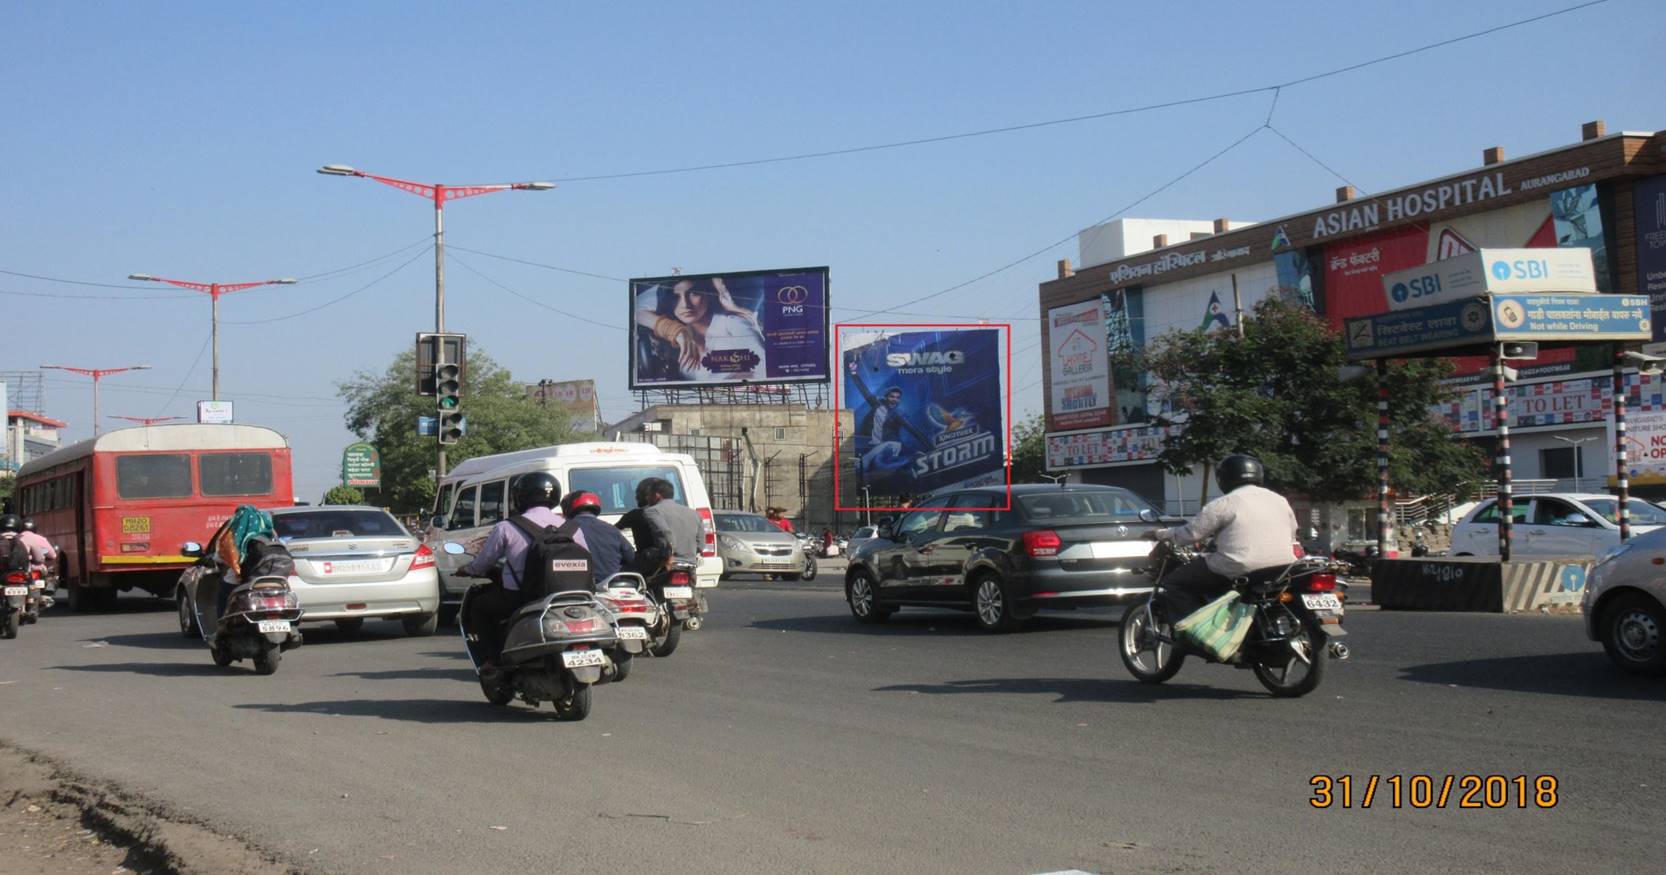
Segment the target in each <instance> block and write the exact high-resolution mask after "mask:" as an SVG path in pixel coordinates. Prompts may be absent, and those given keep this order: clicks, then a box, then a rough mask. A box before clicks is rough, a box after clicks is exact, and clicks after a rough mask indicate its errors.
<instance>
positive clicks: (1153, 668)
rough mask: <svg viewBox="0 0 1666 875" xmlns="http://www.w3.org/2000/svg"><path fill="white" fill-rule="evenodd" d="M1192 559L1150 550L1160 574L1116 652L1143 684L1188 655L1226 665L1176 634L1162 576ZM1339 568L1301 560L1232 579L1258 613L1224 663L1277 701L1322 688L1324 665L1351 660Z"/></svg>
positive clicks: (1127, 617)
mask: <svg viewBox="0 0 1666 875" xmlns="http://www.w3.org/2000/svg"><path fill="white" fill-rule="evenodd" d="M1195 557H1196V554H1194V553H1191V552H1189V551H1184V550H1180V549H1177V548H1176V547H1175V546H1174V545H1173V544H1172V543H1170V542H1167V541H1160V542H1158V544H1157V546H1156V547H1155V548H1154V549H1153V550H1152V551H1151V559H1152V561H1153V562H1154V563H1155V565H1156V571H1157V573H1156V575H1155V578H1156V579H1155V582H1154V585H1153V587H1152V590H1151V595H1150V596H1149V597H1148V598H1146V599H1145V600H1143V601H1139V602H1135V603H1134V604H1132V605H1129V607H1128V609H1127V611H1125V612H1124V613H1123V615H1122V626H1121V629H1120V630H1119V632H1118V639H1119V644H1120V647H1119V648H1118V650H1119V651H1120V652H1121V656H1122V663H1123V665H1124V666H1126V667H1127V669H1128V671H1129V673H1130V674H1132V675H1133V676H1134V677H1135V679H1137V680H1139V681H1140V682H1142V683H1148V684H1160V683H1162V682H1164V681H1166V680H1168V679H1169V678H1172V677H1174V675H1175V673H1176V672H1178V671H1180V666H1181V664H1182V663H1184V662H1185V660H1186V657H1187V656H1198V657H1201V658H1203V659H1205V660H1207V661H1209V662H1220V661H1221V660H1217V659H1215V658H1214V657H1213V656H1211V655H1210V654H1208V653H1207V652H1205V651H1204V650H1203V649H1202V648H1201V647H1198V646H1196V645H1193V644H1191V643H1190V642H1188V641H1187V640H1185V639H1184V638H1183V637H1181V636H1177V635H1176V634H1175V633H1174V624H1175V623H1177V622H1179V621H1180V620H1181V619H1182V618H1181V617H1178V616H1174V613H1175V608H1174V607H1173V606H1172V600H1171V599H1170V598H1169V596H1168V594H1167V593H1166V592H1165V591H1164V589H1163V578H1164V577H1165V576H1166V575H1167V574H1168V573H1169V572H1170V571H1171V570H1173V569H1175V568H1178V567H1179V566H1180V565H1183V564H1185V563H1186V562H1188V561H1191V560H1192V559H1194V558H1195ZM1336 570H1337V566H1336V565H1334V564H1333V563H1332V562H1330V560H1327V559H1324V558H1319V557H1304V558H1301V559H1297V560H1296V561H1294V562H1292V563H1291V564H1289V565H1287V566H1281V567H1274V568H1270V569H1263V570H1260V571H1255V572H1251V573H1250V574H1248V575H1246V576H1244V577H1241V578H1239V579H1237V580H1236V581H1234V583H1233V589H1234V590H1235V591H1237V592H1238V594H1239V597H1240V598H1241V599H1242V600H1243V602H1244V604H1246V605H1248V606H1249V607H1251V608H1252V609H1253V611H1254V614H1253V616H1252V617H1251V618H1250V620H1249V623H1250V626H1249V631H1248V633H1247V635H1246V637H1245V638H1244V640H1243V643H1242V645H1240V647H1239V648H1238V650H1237V651H1236V652H1235V653H1233V654H1232V655H1231V656H1230V657H1228V658H1227V659H1226V660H1225V664H1228V665H1232V666H1234V667H1236V668H1247V669H1251V670H1253V671H1254V672H1255V678H1256V680H1258V681H1260V682H1261V685H1262V686H1263V687H1266V688H1267V691H1268V692H1270V693H1272V694H1273V695H1274V696H1277V697H1280V698H1286V697H1296V696H1303V695H1306V694H1307V693H1310V692H1312V691H1313V690H1314V689H1315V688H1316V687H1318V686H1319V682H1320V680H1322V679H1323V677H1324V673H1325V663H1326V661H1327V659H1335V660H1338V661H1341V660H1345V659H1347V658H1348V656H1349V650H1348V645H1347V644H1345V643H1343V642H1342V641H1341V640H1339V639H1341V638H1343V637H1344V636H1346V635H1347V634H1348V633H1347V632H1346V631H1344V630H1343V629H1342V614H1343V600H1344V596H1345V593H1346V589H1347V587H1346V585H1345V584H1342V583H1340V582H1339V581H1338V580H1337V579H1336Z"/></svg>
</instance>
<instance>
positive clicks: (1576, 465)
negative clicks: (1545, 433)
mask: <svg viewBox="0 0 1666 875" xmlns="http://www.w3.org/2000/svg"><path fill="white" fill-rule="evenodd" d="M1551 437H1553V438H1555V439H1557V440H1559V441H1561V442H1562V443H1564V444H1567V445H1569V446H1571V447H1573V491H1575V492H1582V491H1584V490H1583V489H1582V488H1581V487H1582V486H1583V485H1584V478H1583V476H1582V474H1581V470H1582V468H1583V467H1584V466H1583V465H1581V464H1580V463H1581V461H1582V459H1581V457H1582V456H1583V455H1584V453H1581V452H1580V451H1579V445H1580V444H1583V443H1586V442H1587V441H1594V440H1596V439H1597V436H1596V435H1591V436H1589V437H1582V438H1578V439H1575V438H1569V437H1562V436H1561V435H1559V434H1553V435H1551Z"/></svg>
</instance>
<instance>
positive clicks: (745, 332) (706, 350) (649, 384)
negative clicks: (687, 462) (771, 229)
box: [630, 267, 830, 390]
mask: <svg viewBox="0 0 1666 875" xmlns="http://www.w3.org/2000/svg"><path fill="white" fill-rule="evenodd" d="M827 293H828V272H827V268H825V267H804V268H791V269H785V270H756V271H745V272H741V273H722V274H679V275H677V276H662V277H645V278H640V279H633V280H631V281H630V312H631V335H630V336H631V350H630V387H631V388H632V389H633V390H634V389H671V388H677V387H682V386H721V385H738V384H743V383H825V382H827V380H828V376H829V375H828V336H829V334H830V332H829V330H828V321H827V314H828V308H827Z"/></svg>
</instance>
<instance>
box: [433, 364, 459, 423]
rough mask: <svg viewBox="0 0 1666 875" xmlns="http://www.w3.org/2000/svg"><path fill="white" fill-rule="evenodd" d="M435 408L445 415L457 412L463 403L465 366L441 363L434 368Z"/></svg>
mask: <svg viewBox="0 0 1666 875" xmlns="http://www.w3.org/2000/svg"><path fill="white" fill-rule="evenodd" d="M434 401H435V406H436V407H438V408H439V409H440V412H442V413H444V412H445V411H447V410H456V409H457V408H458V407H459V406H461V404H462V403H463V366H462V365H461V364H454V363H452V362H440V363H439V364H437V365H435V366H434Z"/></svg>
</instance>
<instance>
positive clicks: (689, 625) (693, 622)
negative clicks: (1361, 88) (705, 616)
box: [683, 617, 700, 632]
mask: <svg viewBox="0 0 1666 875" xmlns="http://www.w3.org/2000/svg"><path fill="white" fill-rule="evenodd" d="M683 628H684V629H687V630H688V631H690V632H698V631H700V618H699V617H689V618H688V619H686V620H684V621H683Z"/></svg>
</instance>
